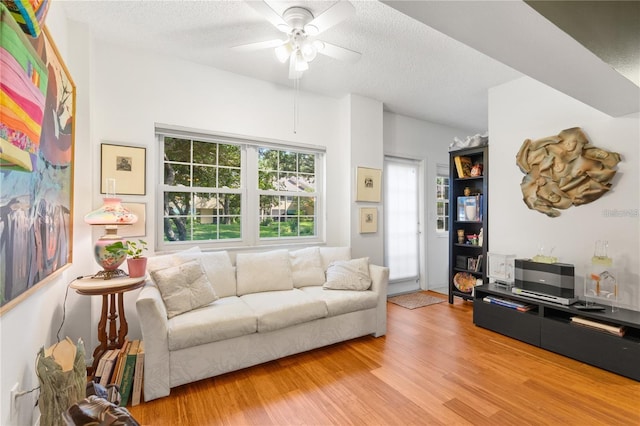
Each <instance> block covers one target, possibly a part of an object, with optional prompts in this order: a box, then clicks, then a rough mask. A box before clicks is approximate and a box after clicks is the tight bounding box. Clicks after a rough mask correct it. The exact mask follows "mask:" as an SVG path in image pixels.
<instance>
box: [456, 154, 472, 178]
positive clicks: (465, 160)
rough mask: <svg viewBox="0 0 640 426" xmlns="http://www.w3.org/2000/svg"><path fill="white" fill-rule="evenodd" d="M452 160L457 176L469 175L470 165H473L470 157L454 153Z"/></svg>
mask: <svg viewBox="0 0 640 426" xmlns="http://www.w3.org/2000/svg"><path fill="white" fill-rule="evenodd" d="M453 162H454V163H455V165H456V171H457V172H458V177H459V178H464V177H470V176H471V167H472V166H473V163H472V162H471V158H469V157H464V156H461V155H456V156H455V157H454V158H453Z"/></svg>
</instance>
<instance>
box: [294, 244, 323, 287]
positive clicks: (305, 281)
mask: <svg viewBox="0 0 640 426" xmlns="http://www.w3.org/2000/svg"><path fill="white" fill-rule="evenodd" d="M289 260H290V261H291V274H292V278H293V286H294V287H296V288H300V287H306V286H310V285H322V284H324V269H323V268H322V258H321V257H320V249H319V248H318V247H308V248H303V249H300V250H295V251H292V252H289Z"/></svg>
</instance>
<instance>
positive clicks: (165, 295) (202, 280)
mask: <svg viewBox="0 0 640 426" xmlns="http://www.w3.org/2000/svg"><path fill="white" fill-rule="evenodd" d="M151 278H153V281H154V282H155V283H156V285H157V286H158V289H159V290H160V295H161V296H162V300H163V301H164V304H165V306H166V307H167V317H169V318H173V317H175V316H176V315H180V314H183V313H185V312H189V311H191V310H193V309H197V308H200V307H202V306H206V305H208V304H209V303H211V302H214V301H215V300H217V299H218V296H216V293H215V291H214V290H213V287H212V286H211V283H210V282H209V280H208V279H207V275H206V274H205V273H204V270H203V269H202V265H200V262H198V261H197V260H192V261H189V262H186V263H183V264H181V265H177V266H171V267H169V268H165V269H160V270H157V271H154V272H151Z"/></svg>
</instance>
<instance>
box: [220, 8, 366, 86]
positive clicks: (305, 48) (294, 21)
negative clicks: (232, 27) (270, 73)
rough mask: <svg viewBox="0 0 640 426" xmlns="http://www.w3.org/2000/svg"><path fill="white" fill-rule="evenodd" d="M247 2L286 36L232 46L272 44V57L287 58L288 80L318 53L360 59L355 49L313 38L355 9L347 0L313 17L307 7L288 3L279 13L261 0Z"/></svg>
mask: <svg viewBox="0 0 640 426" xmlns="http://www.w3.org/2000/svg"><path fill="white" fill-rule="evenodd" d="M248 4H249V5H251V7H253V8H254V9H255V10H256V11H258V12H259V13H260V14H262V15H263V16H264V17H265V19H266V20H267V21H269V22H270V23H271V24H272V25H273V26H274V27H276V28H277V29H278V30H280V31H282V32H283V33H285V34H287V36H288V37H287V38H286V39H284V40H283V39H274V40H266V41H259V42H255V43H249V44H243V45H240V46H235V47H232V49H234V50H239V51H250V50H258V49H268V48H275V54H276V57H277V58H278V60H279V61H280V62H282V63H285V62H287V60H288V61H289V78H290V79H292V80H297V79H299V78H300V77H302V74H303V73H304V72H305V71H306V70H308V69H309V62H311V61H313V60H314V58H315V57H316V54H318V53H320V54H323V55H326V56H330V57H332V58H336V59H340V60H343V61H347V62H356V61H357V60H358V59H360V56H361V54H360V53H359V52H355V51H353V50H350V49H347V48H344V47H340V46H336V45H335V44H331V43H327V42H326V41H322V40H318V39H317V38H315V37H316V36H317V35H318V34H320V33H322V32H324V31H326V30H328V29H329V28H331V27H333V26H334V25H336V24H338V23H340V22H341V21H343V20H345V19H347V18H348V17H350V16H352V15H353V14H354V13H355V11H356V10H355V8H354V7H353V5H352V4H351V3H349V2H348V1H338V2H336V3H334V4H333V5H332V6H331V7H329V9H327V10H326V11H324V12H323V13H321V14H320V15H318V16H316V17H314V16H313V13H312V12H311V11H310V10H309V9H307V8H304V7H301V6H293V7H290V8H288V9H287V10H285V11H284V13H283V14H282V15H280V14H278V13H277V12H276V11H275V10H273V9H272V8H271V6H269V5H268V4H267V3H266V2H265V1H249V2H248Z"/></svg>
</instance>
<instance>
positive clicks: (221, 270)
mask: <svg viewBox="0 0 640 426" xmlns="http://www.w3.org/2000/svg"><path fill="white" fill-rule="evenodd" d="M176 256H178V257H179V258H181V259H183V260H184V261H185V262H186V261H187V260H199V261H200V264H201V265H202V269H204V273H205V274H207V278H209V282H210V283H211V285H212V286H213V289H214V290H215V292H216V294H217V295H218V297H229V296H235V295H236V270H235V268H234V267H233V265H232V264H231V258H230V257H229V253H227V252H226V251H214V252H202V253H187V252H181V253H177V254H176Z"/></svg>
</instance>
